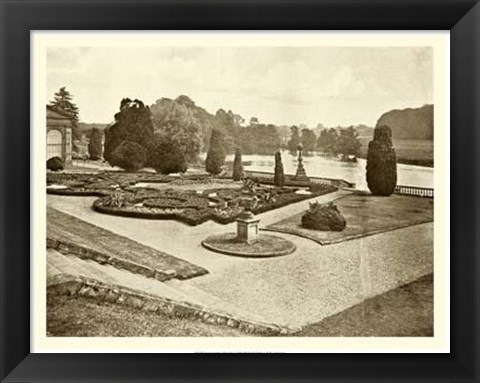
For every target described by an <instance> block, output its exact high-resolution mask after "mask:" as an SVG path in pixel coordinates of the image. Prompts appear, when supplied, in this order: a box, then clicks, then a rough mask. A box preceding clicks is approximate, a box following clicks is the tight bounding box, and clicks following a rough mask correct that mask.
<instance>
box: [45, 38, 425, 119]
mask: <svg viewBox="0 0 480 383" xmlns="http://www.w3.org/2000/svg"><path fill="white" fill-rule="evenodd" d="M62 86H65V87H66V88H67V90H68V91H70V93H71V94H72V95H73V100H74V102H75V103H76V104H77V106H78V107H79V111H80V120H81V121H83V122H96V123H109V122H111V121H113V116H114V114H115V113H116V112H118V109H119V105H120V101H121V99H122V98H124V97H129V98H131V99H135V98H137V99H140V100H142V101H143V102H144V103H145V104H147V105H151V104H153V103H154V102H155V101H156V100H158V99H160V98H162V97H168V98H176V97H177V96H179V95H182V94H184V95H187V96H189V97H190V98H191V99H192V100H193V101H194V102H195V104H196V105H198V106H201V107H203V108H205V109H206V110H207V111H208V112H210V113H213V114H214V113H215V112H216V111H217V110H218V109H220V108H223V109H225V110H229V109H230V110H232V111H233V112H234V113H237V114H240V115H241V116H242V117H243V118H244V119H245V120H246V121H249V120H250V118H251V117H257V118H258V119H259V121H260V122H263V123H273V124H276V125H293V124H297V125H298V124H301V123H303V124H306V125H308V126H309V127H310V128H313V127H315V126H317V124H318V123H321V124H323V125H324V126H339V125H340V126H349V125H358V124H366V125H369V126H375V124H376V121H377V119H378V118H379V117H380V116H381V114H382V113H384V112H386V111H389V110H391V109H404V108H409V107H420V106H422V105H424V104H428V103H430V104H431V103H433V49H432V48H431V47H251V48H249V47H186V46H181V47H128V46H127V47H86V46H85V47H51V48H49V49H48V52H47V89H46V90H47V99H48V100H52V99H53V95H54V93H55V92H56V91H58V89H59V88H60V87H62Z"/></svg>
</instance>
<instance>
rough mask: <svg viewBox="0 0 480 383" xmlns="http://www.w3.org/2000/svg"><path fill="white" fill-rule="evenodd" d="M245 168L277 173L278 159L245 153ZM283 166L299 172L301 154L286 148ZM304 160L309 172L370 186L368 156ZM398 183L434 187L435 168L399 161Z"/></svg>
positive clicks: (320, 157) (230, 157)
mask: <svg viewBox="0 0 480 383" xmlns="http://www.w3.org/2000/svg"><path fill="white" fill-rule="evenodd" d="M233 158H234V156H233V155H229V156H227V161H233ZM242 161H243V162H244V168H245V170H256V171H263V172H270V173H273V169H274V166H275V159H274V157H273V156H266V155H243V156H242ZM282 162H283V169H284V172H285V173H286V174H295V170H296V167H297V162H298V161H297V157H296V156H293V155H291V154H290V153H289V152H287V151H284V152H282ZM303 164H304V166H305V170H306V172H307V175H309V176H317V177H326V178H341V179H344V180H346V181H350V182H354V183H355V185H356V188H357V189H360V190H367V183H366V179H365V173H366V170H365V166H366V160H364V159H358V162H342V161H339V160H336V159H333V158H326V157H322V156H320V155H312V156H306V157H303ZM397 179H398V180H397V184H398V185H407V186H420V187H428V188H433V168H428V167H423V166H415V165H404V164H397Z"/></svg>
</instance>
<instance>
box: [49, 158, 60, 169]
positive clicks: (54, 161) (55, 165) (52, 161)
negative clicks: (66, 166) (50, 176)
mask: <svg viewBox="0 0 480 383" xmlns="http://www.w3.org/2000/svg"><path fill="white" fill-rule="evenodd" d="M47 169H48V170H51V171H53V172H56V171H58V170H63V161H62V159H61V158H60V157H52V158H49V159H48V160H47Z"/></svg>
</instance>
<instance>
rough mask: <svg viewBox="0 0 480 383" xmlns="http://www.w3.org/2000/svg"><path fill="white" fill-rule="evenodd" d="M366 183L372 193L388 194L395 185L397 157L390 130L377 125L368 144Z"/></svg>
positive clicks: (392, 190) (391, 192) (384, 126)
mask: <svg viewBox="0 0 480 383" xmlns="http://www.w3.org/2000/svg"><path fill="white" fill-rule="evenodd" d="M367 185H368V188H369V189H370V191H371V192H372V194H373V195H378V196H389V195H391V194H393V192H394V191H395V186H396V185H397V158H396V154H395V148H394V147H393V144H392V131H391V130H390V128H389V127H388V126H386V125H381V126H377V127H376V128H375V130H374V131H373V140H372V141H370V142H369V144H368V154H367Z"/></svg>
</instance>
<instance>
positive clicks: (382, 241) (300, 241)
mask: <svg viewBox="0 0 480 383" xmlns="http://www.w3.org/2000/svg"><path fill="white" fill-rule="evenodd" d="M346 194H348V192H345V191H339V192H337V193H332V194H327V195H324V196H321V197H317V198H313V199H311V200H307V201H302V202H299V203H296V204H292V205H289V206H286V207H284V208H281V209H276V210H272V211H269V212H266V213H263V214H260V215H259V217H260V218H261V226H265V225H268V224H270V223H273V222H276V221H278V220H279V219H281V218H282V217H286V216H289V215H292V214H295V213H298V212H300V211H302V210H305V209H307V208H308V204H309V202H312V201H313V200H318V201H319V202H322V203H323V202H328V201H331V200H334V199H336V198H339V197H341V196H343V195H346ZM94 199H95V198H90V197H61V196H51V195H49V196H48V198H47V200H48V204H49V205H51V206H53V207H55V208H57V209H59V210H61V211H63V212H65V213H68V214H71V215H74V216H76V217H78V218H80V219H83V220H85V221H87V222H90V223H93V224H95V225H98V226H101V227H103V228H105V229H107V230H111V231H113V232H115V233H117V234H120V235H124V236H126V237H128V238H131V239H133V240H136V241H138V242H141V243H143V244H145V245H147V246H151V247H154V248H157V249H159V250H161V251H164V252H167V253H169V254H172V255H174V256H177V257H180V258H183V259H186V260H188V261H190V262H193V263H195V264H198V265H200V266H203V267H205V268H207V269H208V270H209V271H210V274H208V275H205V276H202V277H198V278H194V279H192V280H190V281H182V282H181V285H183V286H185V288H188V286H192V287H196V288H198V289H201V290H203V291H205V292H207V293H209V294H211V295H214V296H217V297H218V298H220V299H222V300H224V301H225V302H227V303H228V304H230V305H232V304H233V305H235V306H236V307H238V308H239V309H242V310H245V311H249V312H252V313H253V312H255V313H258V314H260V315H261V316H262V317H263V318H265V319H266V320H267V321H269V322H272V323H276V324H279V325H286V326H292V327H300V326H304V325H306V324H309V323H313V322H317V321H319V320H321V319H323V318H325V317H328V316H330V315H333V314H335V313H338V312H341V311H343V310H345V309H346V308H348V307H351V306H352V305H355V304H357V303H360V302H362V301H363V300H364V299H366V298H368V297H371V296H374V295H377V294H380V293H383V292H386V291H388V290H391V289H393V288H395V287H398V286H400V285H403V284H405V283H409V282H412V281H414V280H416V279H418V278H419V277H421V276H423V275H426V274H430V273H432V272H433V223H426V224H422V225H416V226H412V227H407V228H404V229H399V230H395V231H391V232H387V233H382V234H378V235H374V236H371V237H366V238H361V239H356V240H351V241H346V242H343V243H340V244H336V245H329V246H324V247H322V246H320V245H319V244H317V243H315V242H313V241H311V240H308V239H304V238H300V237H297V236H293V235H287V234H280V233H276V235H279V236H281V237H284V238H286V239H289V240H291V241H293V242H294V243H295V245H296V246H297V251H295V252H294V253H293V254H290V255H287V256H284V257H280V258H272V259H244V258H235V257H230V256H227V255H222V254H216V253H213V252H210V251H208V250H206V249H204V248H203V247H201V245H200V243H201V240H202V239H204V238H205V237H206V236H208V235H211V234H213V233H215V234H218V233H222V232H229V231H234V230H235V223H232V224H228V225H220V224H217V223H214V222H211V221H210V222H206V223H204V224H202V225H199V226H196V227H190V226H187V225H184V224H182V223H180V222H175V221H152V220H142V219H133V218H124V217H117V216H110V215H103V214H99V213H96V212H94V211H93V210H92V209H91V204H92V202H93V200H94ZM177 285H178V283H177ZM181 285H180V286H181ZM132 288H135V286H132Z"/></svg>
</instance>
